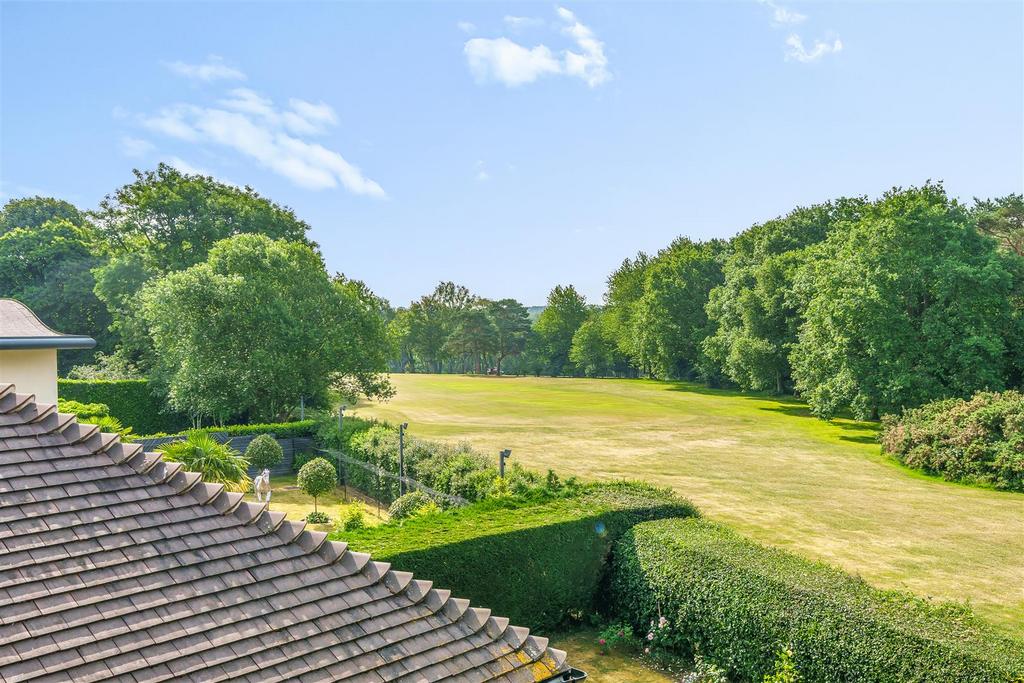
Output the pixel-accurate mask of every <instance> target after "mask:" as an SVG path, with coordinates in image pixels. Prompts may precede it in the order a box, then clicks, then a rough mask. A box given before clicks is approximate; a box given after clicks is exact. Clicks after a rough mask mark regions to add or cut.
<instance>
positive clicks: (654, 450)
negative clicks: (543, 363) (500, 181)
mask: <svg viewBox="0 0 1024 683" xmlns="http://www.w3.org/2000/svg"><path fill="white" fill-rule="evenodd" d="M393 380H394V382H395V384H396V386H397V387H398V395H397V396H396V397H395V398H394V399H392V400H391V401H390V402H388V403H386V404H363V405H361V406H359V407H358V411H357V412H358V414H359V415H360V416H362V417H371V416H375V417H380V418H383V419H387V420H391V421H394V422H400V421H403V420H407V421H408V422H409V423H410V433H411V434H414V435H416V436H421V437H425V438H438V439H449V440H467V441H469V442H471V443H473V444H474V445H475V446H477V447H478V448H480V449H482V450H485V451H488V452H493V453H495V455H497V452H498V450H499V449H501V448H511V449H512V457H513V459H514V460H515V461H518V462H521V463H523V464H524V465H526V466H528V467H532V468H535V469H539V470H545V469H548V468H551V469H554V470H556V471H558V472H559V474H561V475H563V476H565V475H569V474H576V475H579V476H581V477H583V478H586V479H590V480H614V479H623V478H628V479H638V478H639V479H644V480H647V481H649V482H651V483H655V484H659V485H662V486H671V487H673V488H674V489H675V490H677V491H678V492H679V493H680V494H681V495H683V496H685V497H686V498H688V499H689V500H692V501H693V502H694V503H696V504H697V505H698V506H699V507H700V509H701V511H702V512H704V513H705V514H707V515H708V516H710V517H712V518H714V519H717V520H720V521H723V522H725V523H727V524H729V525H731V526H733V527H734V528H736V529H738V530H740V531H741V532H743V533H744V534H746V535H748V536H750V537H752V538H754V539H756V540H759V541H762V542H766V543H770V544H773V545H776V546H779V547H783V548H787V549H790V550H793V551H795V552H798V553H801V554H803V555H804V556H807V557H811V558H813V559H820V560H824V561H826V562H829V563H832V564H835V565H838V566H840V567H843V568H844V569H846V570H848V571H850V572H853V573H857V574H860V575H861V576H863V577H864V578H865V579H867V580H868V581H870V582H871V583H873V584H875V585H878V586H882V587H893V588H906V589H909V590H911V591H914V592H915V593H918V594H920V595H924V596H935V597H939V598H942V599H948V600H961V601H969V602H970V603H971V604H972V606H973V607H974V609H975V610H976V611H977V612H978V613H980V614H981V615H983V616H985V617H987V618H988V619H990V620H991V621H993V622H995V623H997V624H999V625H1001V626H1002V627H1004V628H1005V629H1006V630H1007V631H1008V632H1011V633H1015V634H1016V635H1018V636H1021V635H1024V495H1021V494H1016V493H1003V492H997V491H990V490H984V489H978V488H971V487H966V486H962V485H958V484H952V483H948V482H944V481H940V480H937V479H932V478H929V477H925V476H923V475H920V474H917V473H915V472H912V471H910V470H908V469H905V468H902V467H900V466H898V465H896V464H894V463H893V462H892V461H890V460H889V459H887V458H885V457H883V456H882V455H881V454H880V448H879V446H878V444H877V443H876V442H875V435H876V427H875V426H874V425H871V424H867V423H861V422H855V421H852V420H835V421H832V422H822V421H820V420H817V419H816V418H813V417H812V416H810V414H809V413H808V411H807V409H806V407H805V406H804V405H803V404H802V403H800V402H797V401H792V400H786V399H777V398H773V397H763V396H754V395H745V394H740V393H737V392H728V391H715V390H708V389H705V388H703V387H700V386H697V385H692V384H686V383H678V382H656V381H647V380H588V379H552V378H507V377H506V378H495V377H463V376H455V375H395V376H393Z"/></svg>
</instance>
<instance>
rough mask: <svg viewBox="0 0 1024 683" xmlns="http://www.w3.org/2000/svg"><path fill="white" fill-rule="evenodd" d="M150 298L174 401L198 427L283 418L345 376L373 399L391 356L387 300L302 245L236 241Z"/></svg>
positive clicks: (158, 286)
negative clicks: (337, 273)
mask: <svg viewBox="0 0 1024 683" xmlns="http://www.w3.org/2000/svg"><path fill="white" fill-rule="evenodd" d="M140 301H141V303H142V314H143V315H144V317H145V320H146V322H147V324H148V329H149V330H150V332H151V334H152V337H153V342H154V345H155V349H156V354H155V361H156V366H155V371H156V375H157V376H158V377H159V378H161V379H162V380H163V381H164V382H166V385H167V388H168V397H169V401H170V403H171V405H172V407H174V408H175V409H178V410H182V411H187V412H188V413H190V414H191V415H193V416H194V417H195V418H196V419H197V420H199V419H212V420H214V421H216V422H223V421H225V420H228V419H230V418H235V417H242V416H244V417H248V418H252V419H271V418H277V417H281V416H283V415H285V414H287V413H288V412H289V411H290V410H292V409H293V408H294V407H295V406H296V405H297V404H298V403H299V401H300V399H302V398H305V399H307V400H313V401H316V400H318V399H322V398H323V397H324V395H325V392H326V390H327V388H328V387H329V385H330V384H331V383H332V382H336V381H338V380H340V379H342V378H349V379H351V380H352V381H354V383H355V386H357V387H360V388H362V389H363V390H364V391H365V392H367V393H370V394H379V393H381V392H386V391H387V385H386V384H384V383H381V381H380V378H379V375H378V373H379V372H381V371H383V370H384V369H385V367H386V358H387V357H388V355H389V348H388V339H387V334H386V329H385V323H384V320H383V318H382V317H381V315H380V311H379V303H378V302H377V301H375V300H372V299H371V298H369V297H368V296H366V294H365V287H363V286H362V285H361V284H357V283H353V282H351V281H348V280H345V279H344V278H338V279H336V280H335V281H333V282H332V281H331V279H330V278H328V276H327V273H326V271H325V270H324V264H323V261H322V260H321V258H320V256H319V254H317V253H316V252H315V251H314V250H313V249H312V248H311V247H310V246H308V245H306V244H303V243H301V242H294V241H286V240H272V239H270V238H268V237H266V236H263V235H236V236H234V237H231V238H228V239H226V240H222V241H221V242H218V243H217V244H216V245H214V246H213V248H212V249H211V250H210V252H209V256H208V258H207V259H206V260H205V261H204V262H202V263H199V264H196V265H194V266H192V267H190V268H187V269H185V270H182V271H176V272H172V273H169V274H167V275H165V276H163V277H160V278H157V279H155V280H152V281H150V282H149V283H147V284H146V286H145V287H144V288H143V290H142V292H141V295H140Z"/></svg>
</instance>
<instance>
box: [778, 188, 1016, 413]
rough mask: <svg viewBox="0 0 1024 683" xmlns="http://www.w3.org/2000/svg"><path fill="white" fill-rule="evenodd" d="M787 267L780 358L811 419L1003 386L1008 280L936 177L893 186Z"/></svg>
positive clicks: (1010, 284)
mask: <svg viewBox="0 0 1024 683" xmlns="http://www.w3.org/2000/svg"><path fill="white" fill-rule="evenodd" d="M812 249H813V251H814V253H813V258H812V259H810V260H809V261H808V262H807V263H806V264H805V265H804V266H802V267H801V269H800V271H799V272H798V273H797V275H796V279H795V283H796V287H797V290H798V293H799V294H800V296H801V297H802V298H803V300H804V301H806V310H805V314H804V317H805V320H804V322H803V324H802V325H801V328H800V332H799V343H798V344H797V345H796V347H795V348H794V349H793V353H792V356H791V362H792V365H793V377H794V379H795V384H796V388H797V390H798V391H799V392H800V394H801V396H803V397H804V398H805V399H806V400H807V401H808V403H809V404H810V406H811V409H812V410H813V411H814V412H815V413H816V414H817V415H820V416H823V417H828V416H831V415H834V414H836V413H837V412H839V411H841V410H844V409H850V410H852V411H853V413H854V414H855V415H857V416H858V417H865V418H867V417H877V416H878V415H879V414H882V413H891V412H896V411H899V410H900V409H902V408H905V407H909V406H916V405H920V404H922V403H925V402H927V401H929V400H932V399H935V398H942V397H948V396H967V395H969V394H971V393H972V392H973V391H975V390H978V389H999V388H1001V387H1002V386H1003V383H1004V376H1005V374H1004V373H1005V372H1006V364H1007V358H1008V356H1007V349H1006V346H1005V342H1006V339H1007V338H1008V328H1009V326H1010V325H1011V323H1012V317H1011V310H1010V304H1009V301H1010V294H1011V291H1012V287H1013V278H1012V276H1011V274H1010V272H1009V271H1008V269H1007V267H1006V262H1005V260H1004V258H1003V257H1002V255H1001V254H1000V253H999V252H998V251H997V250H996V247H995V244H994V242H993V241H992V240H990V239H988V238H986V237H984V236H982V235H980V234H979V233H978V232H977V231H976V230H975V229H974V226H973V225H972V223H971V221H970V219H969V216H968V213H967V211H966V210H965V209H964V207H963V206H961V205H960V204H958V203H957V202H956V201H954V200H951V199H950V198H948V197H947V196H946V193H945V191H944V189H943V187H942V185H941V184H926V185H924V186H922V187H919V188H909V189H894V190H892V191H890V192H888V193H886V194H885V195H884V196H883V197H882V199H880V200H879V201H877V202H875V203H874V204H871V205H870V206H867V207H865V208H864V210H863V212H862V216H861V217H860V218H859V219H858V220H851V221H848V222H844V223H843V224H842V225H839V226H837V227H836V229H834V230H832V231H831V233H830V234H829V236H828V238H826V240H825V241H824V242H822V243H821V244H819V245H818V246H816V247H813V248H812Z"/></svg>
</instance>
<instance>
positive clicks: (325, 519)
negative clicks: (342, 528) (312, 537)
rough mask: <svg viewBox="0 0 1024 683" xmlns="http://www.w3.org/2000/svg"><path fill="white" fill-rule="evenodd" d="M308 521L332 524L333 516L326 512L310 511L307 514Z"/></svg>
mask: <svg viewBox="0 0 1024 683" xmlns="http://www.w3.org/2000/svg"><path fill="white" fill-rule="evenodd" d="M306 521H307V522H309V523H310V524H330V523H331V518H330V516H329V515H328V514H327V513H326V512H316V511H314V512H310V513H309V514H308V515H306Z"/></svg>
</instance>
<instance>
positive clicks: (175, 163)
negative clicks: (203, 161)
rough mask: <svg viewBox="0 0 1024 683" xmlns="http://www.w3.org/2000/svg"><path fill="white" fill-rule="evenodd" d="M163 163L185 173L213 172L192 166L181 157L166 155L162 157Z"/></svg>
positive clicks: (208, 174)
mask: <svg viewBox="0 0 1024 683" xmlns="http://www.w3.org/2000/svg"><path fill="white" fill-rule="evenodd" d="M164 163H165V164H167V165H168V166H171V167H173V168H176V169H177V170H179V171H181V172H182V173H185V174H187V175H202V176H211V177H212V176H213V174H212V173H210V172H209V171H207V170H206V169H204V168H199V167H198V166H193V165H192V164H190V163H188V162H187V161H185V160H184V159H182V158H181V157H167V158H166V159H164Z"/></svg>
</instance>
